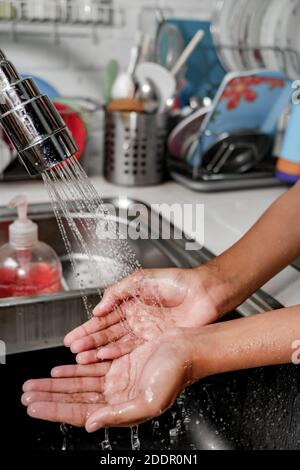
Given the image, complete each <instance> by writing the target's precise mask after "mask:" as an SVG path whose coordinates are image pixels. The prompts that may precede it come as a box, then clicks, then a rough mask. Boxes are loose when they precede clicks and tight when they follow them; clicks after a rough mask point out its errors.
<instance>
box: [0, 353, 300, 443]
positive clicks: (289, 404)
mask: <svg viewBox="0 0 300 470" xmlns="http://www.w3.org/2000/svg"><path fill="white" fill-rule="evenodd" d="M72 361H73V357H72V355H71V354H70V353H69V351H68V350H66V349H65V348H56V349H49V350H44V351H39V352H30V353H22V354H17V355H13V356H9V357H8V360H7V365H6V366H0V380H1V384H5V386H2V387H1V392H0V398H1V426H2V430H5V432H2V434H4V435H5V437H4V439H5V441H3V437H2V441H1V447H2V448H3V449H4V448H5V446H6V447H14V448H15V449H17V450H36V451H38V450H49V449H52V450H60V449H61V448H62V445H63V441H64V437H63V434H62V433H61V431H60V425H59V424H56V423H47V422H43V421H39V420H34V419H32V418H30V417H28V416H27V415H26V411H25V409H24V407H23V406H22V405H21V404H20V395H21V386H22V383H23V382H24V380H26V379H28V378H32V377H46V376H48V375H49V371H50V369H51V367H53V366H55V365H58V364H62V363H70V362H72ZM299 391H300V368H299V367H298V368H297V367H295V366H281V367H269V368H264V369H254V370H251V371H242V372H237V373H232V374H225V375H220V376H216V377H212V378H209V379H206V380H202V381H200V382H198V383H197V384H195V385H194V386H193V387H191V388H190V389H188V390H187V391H186V392H185V393H184V394H183V396H182V397H180V399H179V401H178V403H176V404H175V405H174V406H173V408H172V409H171V410H169V411H167V412H166V413H165V414H164V415H163V416H161V417H160V418H158V419H157V420H153V421H151V422H150V423H146V424H144V425H142V426H140V429H139V436H140V442H141V450H166V449H171V450H172V449H173V450H175V449H180V450H183V449H186V450H187V449H189V450H192V449H197V450H198V449H199V450H200V449H216V450H217V449H300V394H299ZM176 425H177V431H176ZM170 431H171V432H170ZM176 433H177V435H176ZM109 436H110V442H111V445H112V448H113V449H114V450H127V449H131V439H130V430H129V429H112V430H110V431H109ZM103 440H104V431H103V430H101V431H99V432H97V433H95V434H92V435H89V434H87V433H86V432H85V431H84V430H83V429H77V428H74V427H68V431H67V436H66V447H67V449H68V450H84V449H86V450H88V449H89V450H101V442H102V441H103Z"/></svg>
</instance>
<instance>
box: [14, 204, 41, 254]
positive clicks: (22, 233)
mask: <svg viewBox="0 0 300 470" xmlns="http://www.w3.org/2000/svg"><path fill="white" fill-rule="evenodd" d="M8 207H9V208H11V209H14V208H16V209H17V210H18V219H17V220H16V221H15V222H14V223H12V224H11V225H10V226H9V241H10V244H11V245H12V247H13V248H15V249H16V250H20V249H26V248H30V247H32V246H33V245H34V244H35V243H36V242H37V241H38V227H37V225H36V224H35V223H34V222H32V221H31V220H29V219H28V217H27V209H28V202H27V198H26V196H16V197H15V198H14V199H13V200H12V201H10V203H9V204H8Z"/></svg>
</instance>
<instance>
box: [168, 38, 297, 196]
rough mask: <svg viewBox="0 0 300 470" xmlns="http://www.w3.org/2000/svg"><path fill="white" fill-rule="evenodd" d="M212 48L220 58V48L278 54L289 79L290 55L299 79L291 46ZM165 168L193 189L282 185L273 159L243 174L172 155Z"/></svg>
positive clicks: (173, 176)
mask: <svg viewBox="0 0 300 470" xmlns="http://www.w3.org/2000/svg"><path fill="white" fill-rule="evenodd" d="M215 49H216V50H217V52H218V56H219V57H220V55H219V52H220V50H222V49H230V50H233V51H236V52H253V53H259V54H261V53H262V52H266V51H270V52H273V53H276V54H278V55H279V56H281V63H282V65H283V67H282V70H281V71H282V72H283V73H285V74H286V76H287V77H288V78H290V80H295V78H294V77H289V76H288V69H289V67H288V62H287V60H288V59H287V57H288V55H289V56H290V57H293V58H294V65H295V64H297V69H298V70H299V80H300V54H299V52H298V51H296V50H294V49H291V48H286V49H281V48H279V47H271V46H264V47H262V46H256V47H246V46H241V45H239V46H236V47H235V46H228V45H218V46H215ZM262 68H263V67H262ZM255 70H258V69H255ZM245 71H246V70H245V69H244V70H243V72H245ZM232 72H233V71H232ZM241 72H242V71H241ZM233 73H234V72H233ZM291 94H292V89H291ZM299 95H300V90H299ZM285 112H286V111H285ZM286 123H287V119H286V120H285V124H286ZM284 130H285V129H280V133H281V134H282V133H283V132H284ZM218 137H220V136H219V135H216V139H218ZM200 140H201V138H200ZM200 143H201V142H200ZM277 147H278V146H277ZM168 169H169V172H170V174H171V176H172V178H173V179H174V180H175V181H177V182H179V183H181V184H183V185H185V186H187V187H188V188H190V189H192V190H194V191H207V192H210V191H218V190H219V191H223V190H231V189H241V188H259V187H270V186H280V185H282V184H283V183H282V182H281V181H279V180H278V179H277V178H276V176H275V168H274V163H272V161H264V162H262V163H261V164H258V166H257V168H255V169H254V170H253V171H249V172H247V173H244V174H222V173H219V174H215V173H213V172H208V171H203V169H202V168H201V164H200V165H199V166H197V167H192V166H190V165H189V164H188V163H187V162H186V161H179V160H175V159H173V158H170V159H169V161H168Z"/></svg>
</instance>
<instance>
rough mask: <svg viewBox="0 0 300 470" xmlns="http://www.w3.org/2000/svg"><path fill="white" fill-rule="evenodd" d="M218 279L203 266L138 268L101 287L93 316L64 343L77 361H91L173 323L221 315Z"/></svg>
mask: <svg viewBox="0 0 300 470" xmlns="http://www.w3.org/2000/svg"><path fill="white" fill-rule="evenodd" d="M219 284H220V283H219V281H218V280H217V279H216V278H215V277H214V276H213V275H212V274H210V273H209V272H208V271H207V270H205V268H203V269H202V270H201V269H200V270H196V269H186V270H183V269H164V270H144V271H140V272H137V273H135V274H133V275H131V276H129V277H127V278H126V279H124V280H123V281H121V282H120V283H118V284H116V285H114V286H112V287H110V288H109V289H107V290H106V291H105V293H104V295H103V298H102V301H101V302H100V303H99V305H98V306H97V307H96V308H95V310H94V312H93V313H94V316H93V318H92V319H91V320H89V321H88V322H86V323H85V324H83V325H82V326H79V327H78V328H76V329H75V330H73V331H72V332H71V333H69V334H68V335H67V336H66V338H65V345H66V346H67V347H70V348H71V350H72V352H74V353H75V354H77V362H78V363H80V364H90V363H94V362H97V361H99V359H102V360H111V359H115V358H118V357H120V356H122V355H125V354H128V353H129V352H131V351H132V350H133V349H134V348H135V347H137V346H138V345H140V344H143V343H144V342H146V341H152V340H153V339H155V338H156V337H157V336H158V335H160V334H163V333H164V332H167V331H169V330H170V329H171V328H174V327H180V328H191V327H199V326H203V325H206V324H208V323H211V322H213V321H215V320H216V319H217V318H218V316H220V309H219V304H218V296H219V292H220V291H221V286H220V285H219ZM212 292H214V293H215V295H214V296H213V295H212Z"/></svg>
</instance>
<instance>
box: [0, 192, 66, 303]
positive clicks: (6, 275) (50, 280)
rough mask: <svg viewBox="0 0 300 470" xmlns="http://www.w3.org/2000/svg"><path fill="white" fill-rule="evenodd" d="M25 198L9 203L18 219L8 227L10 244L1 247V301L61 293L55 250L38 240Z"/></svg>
mask: <svg viewBox="0 0 300 470" xmlns="http://www.w3.org/2000/svg"><path fill="white" fill-rule="evenodd" d="M27 206H28V204H27V199H26V197H24V196H17V197H16V198H15V199H13V200H12V201H11V203H10V204H9V207H10V208H17V210H18V219H17V220H16V221H15V222H14V223H12V224H11V225H10V226H9V243H7V244H6V245H4V246H2V247H1V248H0V298H6V297H23V296H38V295H43V294H49V293H51V292H59V291H61V290H62V268H61V263H60V260H59V258H58V256H57V254H56V253H55V251H54V250H53V249H52V248H51V247H50V246H48V245H46V244H45V243H42V242H40V241H39V240H38V226H37V224H35V223H34V222H32V221H31V220H29V219H28V217H27Z"/></svg>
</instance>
